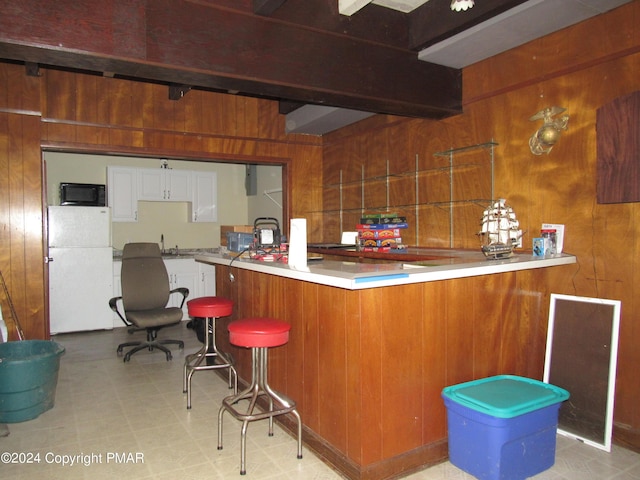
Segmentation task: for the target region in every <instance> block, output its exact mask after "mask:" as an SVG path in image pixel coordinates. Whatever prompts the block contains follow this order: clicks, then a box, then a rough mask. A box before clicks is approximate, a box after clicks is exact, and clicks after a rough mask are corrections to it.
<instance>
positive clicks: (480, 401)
mask: <svg viewBox="0 0 640 480" xmlns="http://www.w3.org/2000/svg"><path fill="white" fill-rule="evenodd" d="M442 395H443V397H446V398H449V399H450V400H452V401H454V402H456V403H458V404H460V405H463V406H465V407H467V408H470V409H473V410H476V411H478V412H482V413H486V414H488V415H492V416H494V417H499V418H512V417H517V416H518V415H524V414H525V413H529V412H533V411H534V410H539V409H541V408H545V407H548V406H550V405H553V404H556V403H560V402H564V401H565V400H566V399H567V398H569V392H567V391H566V390H564V389H563V388H560V387H556V386H555V385H550V384H548V383H543V382H540V381H538V380H533V379H531V378H525V377H518V376H515V375H498V376H495V377H488V378H482V379H480V380H474V381H471V382H466V383H461V384H459V385H453V386H450V387H446V388H445V389H444V390H443V391H442Z"/></svg>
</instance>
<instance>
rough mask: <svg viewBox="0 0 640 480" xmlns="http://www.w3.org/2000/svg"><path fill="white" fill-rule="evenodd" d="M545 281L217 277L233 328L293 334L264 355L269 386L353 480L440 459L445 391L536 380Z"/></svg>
mask: <svg viewBox="0 0 640 480" xmlns="http://www.w3.org/2000/svg"><path fill="white" fill-rule="evenodd" d="M559 269H560V270H571V269H572V267H559ZM544 272H545V269H542V270H533V271H524V272H514V273H505V274H496V275H489V276H483V277H471V278H463V279H457V280H449V281H442V282H429V283H425V284H414V285H405V286H399V287H388V288H378V289H368V290H360V291H349V290H343V289H339V288H334V287H327V286H323V285H314V284H309V283H306V282H299V281H296V280H291V279H284V278H280V277H273V276H271V275H266V274H261V273H257V272H249V271H245V270H238V269H237V268H233V273H234V276H235V281H234V282H230V281H229V276H228V268H227V267H223V266H218V267H216V273H217V274H216V283H217V291H218V292H219V294H220V295H224V296H228V297H229V298H233V299H234V300H235V301H237V303H236V308H235V311H234V313H233V315H232V318H240V317H243V316H248V315H259V316H271V317H277V318H282V319H285V320H286V321H288V322H289V323H291V325H292V329H291V333H290V340H289V343H288V344H287V345H286V346H283V347H279V348H277V349H274V351H273V352H271V353H270V355H273V359H274V360H273V361H270V375H271V378H272V379H273V382H274V385H277V387H278V388H282V389H283V390H284V391H285V393H286V394H287V395H288V396H290V397H291V398H294V399H295V400H296V401H297V403H298V408H299V411H300V414H301V416H302V418H303V422H304V424H305V426H306V428H305V435H307V436H308V440H309V442H310V443H311V444H314V445H316V446H317V448H318V449H319V450H320V451H321V452H322V453H323V455H325V456H328V457H331V456H332V455H334V456H335V455H336V451H337V452H338V454H337V457H335V458H336V460H335V461H337V462H338V463H339V465H340V466H341V468H343V467H344V468H345V469H347V471H350V469H351V468H356V470H358V471H359V472H360V473H359V476H354V477H353V478H381V477H380V475H381V473H380V472H381V471H384V470H385V469H391V468H392V466H393V468H395V467H397V466H398V465H399V464H402V465H404V466H405V467H411V466H414V467H415V466H416V465H420V464H421V463H425V462H429V461H431V462H434V461H437V460H438V459H439V458H442V457H441V456H442V455H445V450H446V448H444V447H446V436H447V430H446V411H445V408H444V403H443V400H442V398H441V392H442V389H443V388H444V387H445V386H447V385H451V384H455V383H459V382H464V381H468V380H471V379H475V378H481V377H485V376H491V375H496V374H499V373H512V374H516V375H525V376H534V377H537V378H540V376H541V374H542V371H541V370H540V368H539V366H538V365H537V361H538V357H537V356H536V355H535V354H534V352H533V350H535V349H537V348H539V346H540V344H541V343H544V339H545V335H546V330H545V329H544V328H542V329H540V328H532V325H531V322H530V318H540V317H543V316H544V315H545V314H546V311H547V308H548V299H549V290H548V289H547V288H545V285H544V283H543V279H544V277H545V274H544ZM525 285H526V286H529V285H537V293H536V295H537V296H539V297H541V298H542V299H544V300H543V301H535V302H533V303H530V304H529V306H528V307H525V304H527V303H528V299H529V298H531V296H532V295H531V294H530V292H529V291H528V290H526V289H523V288H522V287H523V286H525ZM526 309H529V310H531V315H527V314H522V311H523V310H526ZM226 321H227V320H225V322H226ZM224 328H225V326H224V325H222V326H221V327H220V328H219V331H218V333H219V337H218V338H219V339H220V343H219V345H220V346H221V348H223V349H229V351H231V352H232V354H233V356H234V357H235V358H236V359H238V369H239V372H240V375H241V377H243V378H244V379H245V380H248V378H249V374H250V369H249V366H250V359H249V358H248V356H247V355H246V352H245V351H243V350H244V349H239V348H237V347H234V346H231V345H230V344H229V342H228V337H227V336H226V335H225V334H224V331H225V330H224ZM328 406H330V407H329V408H328ZM317 437H320V438H321V439H322V441H317ZM314 438H315V439H316V442H314V440H313V439H314ZM327 442H328V443H329V444H330V445H331V448H328V447H327V446H326V443H327ZM443 448H444V449H443ZM406 452H411V453H410V454H407V453H406ZM413 462H418V463H416V464H413ZM354 465H355V467H354ZM373 472H375V473H373ZM367 474H371V475H372V476H371V477H367Z"/></svg>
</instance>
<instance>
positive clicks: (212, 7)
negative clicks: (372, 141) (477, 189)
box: [0, 0, 462, 118]
mask: <svg viewBox="0 0 640 480" xmlns="http://www.w3.org/2000/svg"><path fill="white" fill-rule="evenodd" d="M5 3H6V5H5V6H4V10H3V14H2V15H0V32H2V34H0V58H6V59H11V60H19V61H26V62H35V63H39V64H41V65H43V66H46V65H53V66H60V67H67V68H77V69H83V70H90V71H96V72H114V74H116V75H122V76H126V77H133V78H138V79H147V80H154V81H163V82H167V83H169V84H176V85H191V86H193V87H194V88H195V87H203V88H212V89H218V90H226V91H229V90H233V91H238V92H240V93H243V94H247V95H257V96H263V97H268V98H274V99H285V100H291V101H297V102H303V103H313V104H320V105H328V106H336V107H344V108H349V109H354V110H364V111H368V112H375V113H387V114H395V115H403V116H413V117H423V118H444V117H447V116H450V115H455V114H457V113H460V112H461V111H462V107H461V104H462V75H461V71H460V70H457V69H452V68H448V67H442V66H439V65H434V64H430V63H427V62H423V61H420V60H418V58H417V55H415V52H410V51H408V50H406V51H405V50H401V49H397V48H394V47H389V46H385V45H379V44H372V43H371V42H368V41H363V40H359V39H357V38H350V37H346V36H344V35H336V34H335V33H329V32H326V31H319V30H315V29H309V28H305V27H303V26H299V25H293V24H287V23H285V22H282V21H279V20H276V19H272V18H270V17H264V16H258V15H255V14H252V13H251V12H249V13H247V12H242V11H239V10H234V9H232V8H230V7H228V6H226V7H225V6H219V5H218V4H214V3H211V2H209V3H205V2H194V1H189V0H154V1H145V0H84V1H83V2H77V1H74V0H58V1H57V2H44V3H43V2H41V1H39V0H22V1H21V2H10V3H8V2H5ZM221 3H223V2H221ZM285 5H286V2H285ZM283 8H284V7H283Z"/></svg>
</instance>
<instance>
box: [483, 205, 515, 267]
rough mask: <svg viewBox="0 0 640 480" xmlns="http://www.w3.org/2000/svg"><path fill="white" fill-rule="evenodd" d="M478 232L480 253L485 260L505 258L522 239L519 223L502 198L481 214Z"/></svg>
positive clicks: (511, 209)
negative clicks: (480, 245) (480, 246)
mask: <svg viewBox="0 0 640 480" xmlns="http://www.w3.org/2000/svg"><path fill="white" fill-rule="evenodd" d="M481 225H482V227H481V229H480V231H479V232H478V236H479V237H480V242H481V244H482V253H484V255H485V256H486V257H487V258H507V257H510V256H511V255H512V254H513V249H514V248H516V247H517V246H519V244H520V239H521V238H522V230H520V222H518V219H517V218H516V214H515V212H514V211H513V208H511V207H510V206H509V205H507V203H506V200H505V199H504V198H501V199H499V200H498V201H497V202H495V203H494V204H493V205H490V206H489V207H488V208H487V209H486V210H485V211H484V213H483V217H482V223H481Z"/></svg>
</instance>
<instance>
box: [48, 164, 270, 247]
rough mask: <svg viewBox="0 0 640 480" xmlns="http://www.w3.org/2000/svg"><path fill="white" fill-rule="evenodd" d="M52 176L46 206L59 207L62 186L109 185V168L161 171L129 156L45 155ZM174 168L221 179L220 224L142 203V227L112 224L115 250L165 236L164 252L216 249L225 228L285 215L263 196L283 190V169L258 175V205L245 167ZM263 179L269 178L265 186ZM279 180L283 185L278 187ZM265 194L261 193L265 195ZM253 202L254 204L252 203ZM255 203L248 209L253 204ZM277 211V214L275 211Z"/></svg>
mask: <svg viewBox="0 0 640 480" xmlns="http://www.w3.org/2000/svg"><path fill="white" fill-rule="evenodd" d="M44 160H45V162H46V172H47V180H46V187H47V202H48V204H49V205H59V204H60V195H59V185H60V183H62V182H76V183H98V184H106V183H107V165H123V166H130V167H145V168H156V167H157V168H160V164H161V163H160V162H161V160H160V159H158V158H156V159H149V158H137V157H124V156H105V155H88V154H71V153H59V152H45V153H44ZM168 163H169V168H173V169H175V170H179V169H183V170H208V171H210V170H213V171H215V172H217V177H218V222H217V223H192V222H189V221H188V219H189V204H188V203H187V202H138V222H136V223H121V222H116V223H114V224H113V247H114V248H116V249H121V248H122V247H123V246H124V244H125V243H127V242H156V243H160V236H161V235H164V240H165V247H166V248H170V247H171V248H172V247H175V246H176V245H177V246H178V247H179V248H211V247H217V246H219V245H220V225H237V224H241V225H245V224H253V220H254V219H255V217H265V216H276V218H279V219H281V218H282V211H281V209H280V210H277V207H276V206H275V204H273V202H271V201H270V200H269V199H268V198H266V197H263V196H262V191H263V190H264V189H265V188H269V189H271V188H281V186H282V174H281V171H282V169H281V167H278V166H275V167H273V166H267V167H264V168H265V169H266V170H264V171H262V170H261V169H259V173H258V174H259V176H258V192H259V195H258V197H260V198H259V199H264V202H263V201H262V200H260V201H257V200H256V198H254V197H247V195H246V191H245V171H246V169H245V166H244V165H242V164H232V163H212V162H195V161H179V160H169V161H168ZM260 175H266V176H267V177H268V178H266V179H265V180H264V182H266V183H265V185H269V186H268V187H261V186H260V185H261V184H263V182H262V180H261V179H260ZM278 180H279V183H278V182H277V181H278ZM261 188H262V190H261ZM250 199H251V200H250ZM250 201H251V203H252V206H251V208H249V203H250ZM274 207H275V208H276V210H274Z"/></svg>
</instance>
